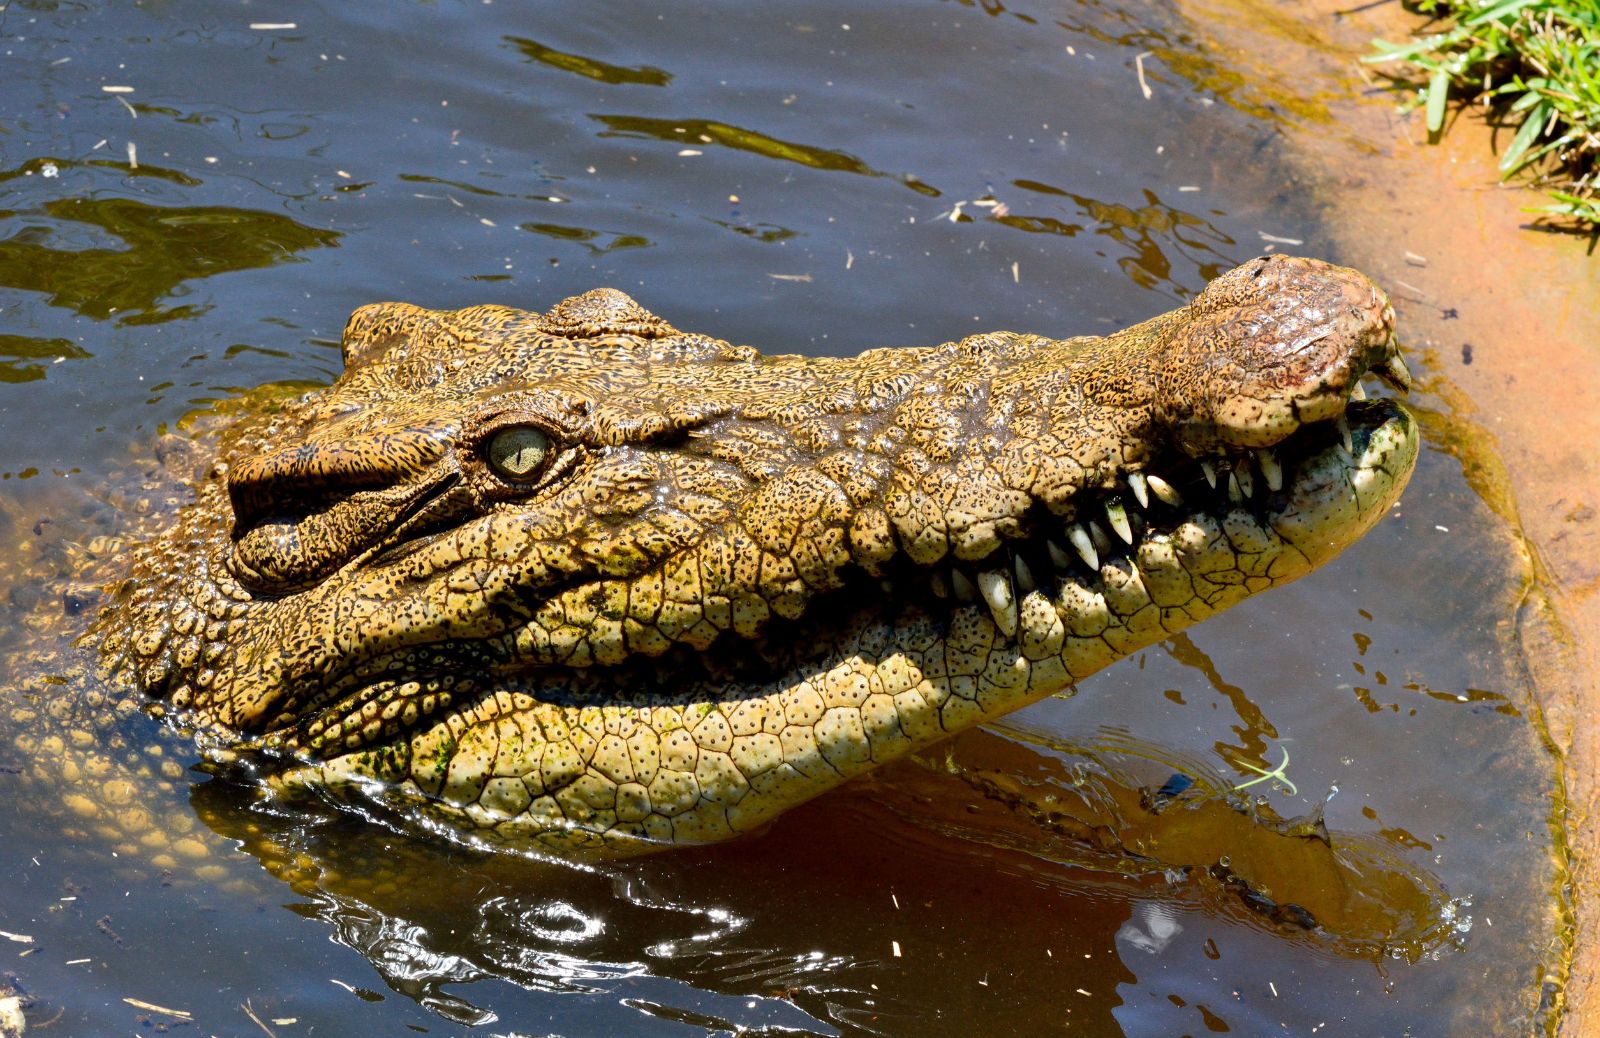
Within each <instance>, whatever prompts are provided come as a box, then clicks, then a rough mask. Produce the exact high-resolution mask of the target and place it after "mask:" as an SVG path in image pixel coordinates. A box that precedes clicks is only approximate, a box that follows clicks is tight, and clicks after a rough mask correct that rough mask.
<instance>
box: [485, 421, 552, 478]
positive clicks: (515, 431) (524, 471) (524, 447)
mask: <svg viewBox="0 0 1600 1038" xmlns="http://www.w3.org/2000/svg"><path fill="white" fill-rule="evenodd" d="M549 454H550V437H548V436H546V435H545V434H544V433H543V432H542V431H540V430H538V429H535V428H534V427H533V426H531V425H512V426H508V427H506V428H504V429H501V430H500V431H498V432H496V433H495V434H494V435H493V436H491V437H489V443H488V445H487V446H486V447H485V448H484V457H485V458H487V459H488V461H489V467H490V468H492V469H494V471H495V473H496V474H497V475H499V476H501V477H502V478H504V479H509V480H513V481H522V480H526V479H528V478H529V477H532V476H536V475H538V473H539V470H540V469H541V468H542V467H543V466H544V461H545V458H546V457H548V456H549Z"/></svg>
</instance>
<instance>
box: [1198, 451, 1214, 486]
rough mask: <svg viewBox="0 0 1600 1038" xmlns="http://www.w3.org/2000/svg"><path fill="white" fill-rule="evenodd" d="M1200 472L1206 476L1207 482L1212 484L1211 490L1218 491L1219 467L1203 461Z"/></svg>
mask: <svg viewBox="0 0 1600 1038" xmlns="http://www.w3.org/2000/svg"><path fill="white" fill-rule="evenodd" d="M1200 471H1201V472H1204V473H1205V474H1206V482H1207V483H1210V484H1211V489H1212V490H1215V489H1217V467H1216V466H1215V465H1213V464H1211V462H1210V461H1207V460H1205V459H1203V458H1202V459H1201V461H1200Z"/></svg>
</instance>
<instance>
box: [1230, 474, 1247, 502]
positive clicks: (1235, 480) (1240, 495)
mask: <svg viewBox="0 0 1600 1038" xmlns="http://www.w3.org/2000/svg"><path fill="white" fill-rule="evenodd" d="M1228 500H1229V501H1232V502H1233V503H1234V504H1236V505H1237V504H1243V503H1244V490H1243V489H1242V488H1241V487H1240V486H1239V477H1238V476H1236V475H1234V474H1233V473H1232V472H1229V473H1228Z"/></svg>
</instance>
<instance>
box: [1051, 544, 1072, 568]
mask: <svg viewBox="0 0 1600 1038" xmlns="http://www.w3.org/2000/svg"><path fill="white" fill-rule="evenodd" d="M1044 546H1045V550H1046V551H1048V552H1049V553H1050V564H1051V565H1052V566H1054V567H1055V568H1056V569H1070V568H1071V566H1072V556H1071V555H1068V554H1067V549H1065V548H1063V547H1062V546H1061V545H1059V544H1057V543H1056V542H1055V541H1053V540H1047V541H1045V542H1044Z"/></svg>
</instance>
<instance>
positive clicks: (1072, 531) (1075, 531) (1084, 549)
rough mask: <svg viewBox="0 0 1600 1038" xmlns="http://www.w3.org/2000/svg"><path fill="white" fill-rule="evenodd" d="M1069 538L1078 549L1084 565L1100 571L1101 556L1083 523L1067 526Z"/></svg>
mask: <svg viewBox="0 0 1600 1038" xmlns="http://www.w3.org/2000/svg"><path fill="white" fill-rule="evenodd" d="M1067 540H1069V541H1071V542H1072V546H1073V547H1074V548H1076V549H1077V550H1078V557H1079V558H1081V559H1083V562H1084V565H1086V566H1088V567H1089V568H1090V569H1092V570H1094V571H1095V572H1097V573H1098V572H1099V571H1100V556H1099V555H1097V554H1096V553H1095V550H1094V542H1093V541H1091V540H1090V539H1089V531H1088V530H1085V529H1084V528H1083V524H1082V523H1073V524H1072V525H1071V526H1069V527H1067Z"/></svg>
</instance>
